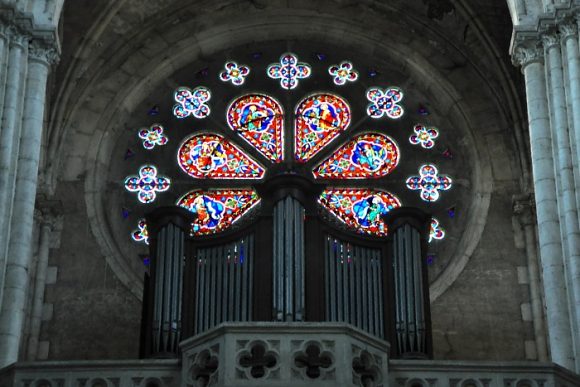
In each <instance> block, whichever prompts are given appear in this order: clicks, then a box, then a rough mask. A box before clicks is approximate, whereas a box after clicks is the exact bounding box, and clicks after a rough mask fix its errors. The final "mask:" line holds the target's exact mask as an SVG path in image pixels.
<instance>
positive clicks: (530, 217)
mask: <svg viewBox="0 0 580 387" xmlns="http://www.w3.org/2000/svg"><path fill="white" fill-rule="evenodd" d="M526 196H527V195H526ZM514 214H515V215H516V216H517V219H518V222H519V223H520V225H521V227H522V229H523V231H524V243H525V249H526V258H527V260H526V261H527V262H526V263H527V267H528V281H529V286H530V305H531V307H532V324H533V326H534V340H535V342H536V352H537V355H538V360H539V361H544V362H545V361H548V348H547V345H546V327H545V325H544V306H543V305H542V294H541V286H542V285H541V281H540V270H539V267H538V251H537V249H536V245H537V240H536V227H535V225H536V217H535V216H534V208H533V199H532V198H531V197H529V196H527V197H523V198H518V199H517V200H516V201H515V202H514Z"/></svg>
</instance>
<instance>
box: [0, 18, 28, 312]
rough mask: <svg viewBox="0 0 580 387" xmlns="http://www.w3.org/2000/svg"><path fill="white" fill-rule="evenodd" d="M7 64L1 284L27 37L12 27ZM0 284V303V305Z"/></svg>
mask: <svg viewBox="0 0 580 387" xmlns="http://www.w3.org/2000/svg"><path fill="white" fill-rule="evenodd" d="M8 36H9V41H10V43H9V47H8V50H7V51H8V64H7V68H6V85H5V92H4V101H3V102H4V104H3V109H2V112H1V114H2V135H1V136H0V284H2V283H3V282H4V277H5V272H6V257H7V256H6V254H7V250H8V239H9V235H10V221H9V219H10V216H11V214H12V198H13V196H14V184H15V182H14V178H15V170H16V157H17V155H18V142H19V137H20V124H21V121H20V120H19V111H20V110H21V104H22V78H21V75H22V64H23V59H24V54H25V47H24V44H25V43H26V41H27V37H26V36H24V35H22V34H21V33H20V32H19V31H18V30H16V29H14V28H11V29H10V30H9V33H8ZM2 292H3V289H2V288H1V287H0V306H1V305H2V299H3V297H2Z"/></svg>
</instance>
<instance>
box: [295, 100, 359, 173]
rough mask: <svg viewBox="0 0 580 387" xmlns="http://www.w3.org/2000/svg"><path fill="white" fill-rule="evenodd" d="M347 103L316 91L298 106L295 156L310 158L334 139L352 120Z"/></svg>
mask: <svg viewBox="0 0 580 387" xmlns="http://www.w3.org/2000/svg"><path fill="white" fill-rule="evenodd" d="M350 119H351V114H350V108H349V107H348V105H347V103H346V102H345V101H344V100H343V99H342V98H340V97H338V96H336V95H332V94H315V95H313V96H310V97H308V98H306V99H304V100H302V102H300V104H299V105H298V107H297V108H296V121H295V124H294V125H295V126H294V133H295V141H296V143H295V157H296V160H297V161H299V162H306V161H308V160H310V158H312V156H314V155H315V154H317V153H318V152H319V151H320V150H321V149H322V148H324V147H325V146H326V145H328V143H329V142H331V141H332V140H334V139H335V138H336V137H337V136H338V135H339V134H340V132H342V131H344V130H346V128H347V127H348V125H349V124H350Z"/></svg>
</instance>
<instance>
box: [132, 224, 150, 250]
mask: <svg viewBox="0 0 580 387" xmlns="http://www.w3.org/2000/svg"><path fill="white" fill-rule="evenodd" d="M131 238H133V240H134V241H135V242H144V243H145V244H146V245H148V244H149V231H147V222H146V221H145V219H139V222H137V230H133V232H132V233H131Z"/></svg>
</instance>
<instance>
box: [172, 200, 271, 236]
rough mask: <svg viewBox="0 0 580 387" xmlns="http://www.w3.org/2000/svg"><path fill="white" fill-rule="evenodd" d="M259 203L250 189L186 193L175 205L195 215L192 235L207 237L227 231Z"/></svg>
mask: <svg viewBox="0 0 580 387" xmlns="http://www.w3.org/2000/svg"><path fill="white" fill-rule="evenodd" d="M259 202H260V198H259V197H258V194H257V193H256V191H254V190H251V189H242V190H233V189H216V190H211V191H200V190H196V191H191V192H188V193H187V194H185V195H184V196H183V197H182V198H181V199H179V200H178V201H177V205H178V206H181V207H183V208H185V209H187V210H189V211H191V212H193V213H194V214H196V215H197V217H196V219H195V221H194V222H193V224H192V233H193V235H207V234H214V233H217V232H220V231H223V230H225V229H227V228H228V227H230V226H231V225H232V224H233V223H235V222H236V221H237V220H238V219H240V218H241V217H242V216H243V215H244V214H246V213H247V212H248V211H249V210H250V209H251V208H252V207H254V206H255V205H256V204H258V203H259Z"/></svg>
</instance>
